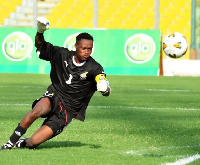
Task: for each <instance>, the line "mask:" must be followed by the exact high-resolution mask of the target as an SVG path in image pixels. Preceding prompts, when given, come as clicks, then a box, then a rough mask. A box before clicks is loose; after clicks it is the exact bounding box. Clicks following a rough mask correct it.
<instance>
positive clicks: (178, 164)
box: [164, 154, 200, 165]
mask: <svg viewBox="0 0 200 165" xmlns="http://www.w3.org/2000/svg"><path fill="white" fill-rule="evenodd" d="M197 159H200V155H199V154H196V155H193V156H189V157H186V158H183V159H179V160H177V161H175V162H174V163H165V164H164V165H186V164H189V163H191V162H194V161H195V160H197Z"/></svg>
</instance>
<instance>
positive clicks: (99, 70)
mask: <svg viewBox="0 0 200 165" xmlns="http://www.w3.org/2000/svg"><path fill="white" fill-rule="evenodd" d="M102 74H103V75H104V76H105V77H106V74H105V72H104V69H103V67H102V66H101V65H100V64H98V65H97V66H96V68H95V70H94V77H95V78H96V77H97V76H98V75H102Z"/></svg>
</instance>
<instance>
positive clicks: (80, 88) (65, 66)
mask: <svg viewBox="0 0 200 165" xmlns="http://www.w3.org/2000/svg"><path fill="white" fill-rule="evenodd" d="M48 28H49V21H48V20H47V19H46V18H44V17H39V18H38V19H37V33H36V36H35V46H36V48H37V54H38V55H39V58H40V59H42V60H46V61H49V62H50V64H51V72H50V79H51V84H50V85H49V86H48V88H47V91H46V92H45V93H44V94H43V96H42V97H41V98H39V99H37V100H35V101H34V102H33V104H32V110H31V111H30V112H28V113H27V114H26V115H25V116H24V118H23V119H22V120H21V122H20V123H19V124H18V126H17V127H16V128H15V130H14V132H13V134H12V135H11V136H10V139H9V141H8V142H7V143H5V144H4V145H2V146H1V149H2V150H3V149H12V148H13V147H19V148H36V147H37V146H38V145H40V144H42V143H43V142H45V141H47V140H48V139H51V138H53V137H55V136H57V135H58V134H60V133H61V132H62V131H63V129H64V128H65V127H66V126H68V124H69V123H70V122H71V121H72V119H78V120H81V121H84V120H85V112H86V108H87V106H88V104H89V101H90V99H91V97H92V96H93V94H94V92H95V91H99V92H101V93H102V95H103V96H109V94H110V90H111V89H110V87H109V82H108V80H107V79H106V75H105V73H104V70H103V68H102V66H101V65H100V64H99V63H98V62H96V61H95V60H94V59H93V58H92V57H91V56H90V55H91V53H92V48H93V37H92V36H91V35H90V34H88V33H85V32H84V33H80V34H79V35H77V37H76V43H75V49H76V50H75V51H70V50H68V49H67V48H63V47H59V46H54V45H52V44H51V43H49V42H47V41H45V39H44V35H43V33H44V32H45V31H46V30H47V29H48ZM39 117H43V118H45V119H44V122H43V124H42V126H41V127H40V128H39V129H38V130H37V131H36V132H35V133H33V135H32V136H31V137H29V138H21V137H22V136H23V135H24V134H25V133H26V130H27V129H28V128H29V127H30V126H31V124H32V123H33V122H34V121H35V120H36V119H38V118H39Z"/></svg>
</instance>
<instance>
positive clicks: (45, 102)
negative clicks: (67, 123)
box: [1, 98, 51, 149]
mask: <svg viewBox="0 0 200 165" xmlns="http://www.w3.org/2000/svg"><path fill="white" fill-rule="evenodd" d="M50 111H51V102H50V100H49V98H42V99H41V100H40V101H39V102H38V103H37V104H36V105H35V107H34V108H33V109H32V110H31V111H30V112H29V113H28V114H27V115H26V116H24V118H23V119H22V121H21V122H20V123H19V125H18V126H17V128H16V129H15V130H14V132H13V134H12V135H11V136H10V140H9V141H8V142H7V143H6V144H4V145H3V146H2V147H1V149H12V147H13V146H14V145H15V143H16V142H17V141H18V140H19V138H20V137H21V136H22V135H23V134H25V132H26V130H27V129H28V128H29V127H30V125H31V124H32V123H33V122H34V121H35V120H36V119H37V118H39V117H41V116H43V115H46V114H48V113H49V112H50Z"/></svg>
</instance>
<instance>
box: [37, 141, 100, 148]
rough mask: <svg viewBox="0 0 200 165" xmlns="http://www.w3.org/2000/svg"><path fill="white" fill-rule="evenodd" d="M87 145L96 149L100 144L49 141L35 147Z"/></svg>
mask: <svg viewBox="0 0 200 165" xmlns="http://www.w3.org/2000/svg"><path fill="white" fill-rule="evenodd" d="M83 146H88V147H89V148H92V149H98V148H100V147H101V146H100V145H96V144H86V143H81V142H76V141H49V142H46V143H44V144H41V145H40V146H38V147H37V148H36V149H47V148H62V147H83Z"/></svg>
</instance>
